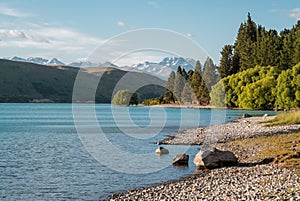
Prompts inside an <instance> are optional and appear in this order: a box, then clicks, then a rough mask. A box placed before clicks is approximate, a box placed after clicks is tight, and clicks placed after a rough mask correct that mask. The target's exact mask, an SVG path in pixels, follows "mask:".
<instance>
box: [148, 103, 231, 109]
mask: <svg viewBox="0 0 300 201" xmlns="http://www.w3.org/2000/svg"><path fill="white" fill-rule="evenodd" d="M143 106H148V107H165V108H193V109H228V108H227V107H216V106H212V105H196V104H189V105H186V104H160V105H143Z"/></svg>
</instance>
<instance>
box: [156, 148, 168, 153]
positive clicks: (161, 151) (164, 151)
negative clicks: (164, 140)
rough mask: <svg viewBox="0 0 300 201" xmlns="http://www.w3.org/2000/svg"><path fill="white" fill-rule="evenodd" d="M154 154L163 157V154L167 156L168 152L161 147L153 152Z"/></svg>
mask: <svg viewBox="0 0 300 201" xmlns="http://www.w3.org/2000/svg"><path fill="white" fill-rule="evenodd" d="M155 153H156V154H159V155H163V154H169V150H167V149H165V148H163V147H158V148H157V149H156V150H155Z"/></svg>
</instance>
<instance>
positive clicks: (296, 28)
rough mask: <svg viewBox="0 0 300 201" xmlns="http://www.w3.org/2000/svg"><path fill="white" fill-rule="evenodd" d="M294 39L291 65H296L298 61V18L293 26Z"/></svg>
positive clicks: (299, 24) (299, 22) (299, 40)
mask: <svg viewBox="0 0 300 201" xmlns="http://www.w3.org/2000/svg"><path fill="white" fill-rule="evenodd" d="M294 29H295V30H294V32H295V39H294V44H293V46H294V49H295V51H294V56H293V65H296V64H298V63H299V62H300V20H298V22H297V24H296V26H295V28H294Z"/></svg>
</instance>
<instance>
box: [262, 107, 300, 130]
mask: <svg viewBox="0 0 300 201" xmlns="http://www.w3.org/2000/svg"><path fill="white" fill-rule="evenodd" d="M263 123H267V124H266V125H267V126H281V125H292V124H300V109H298V110H294V111H290V112H284V113H281V114H278V115H277V116H276V117H275V118H274V119H272V120H270V121H265V122H263Z"/></svg>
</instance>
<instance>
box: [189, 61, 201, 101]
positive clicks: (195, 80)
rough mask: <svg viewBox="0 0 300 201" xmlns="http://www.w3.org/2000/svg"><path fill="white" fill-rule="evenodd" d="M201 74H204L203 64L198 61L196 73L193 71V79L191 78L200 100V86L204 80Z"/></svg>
mask: <svg viewBox="0 0 300 201" xmlns="http://www.w3.org/2000/svg"><path fill="white" fill-rule="evenodd" d="M201 74H202V72H201V64H200V62H199V61H197V62H196V65H195V70H194V73H193V75H192V79H191V87H192V89H193V90H194V92H195V94H196V97H197V99H198V100H200V97H201V91H200V86H201V83H202V82H203V81H202V77H201Z"/></svg>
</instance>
